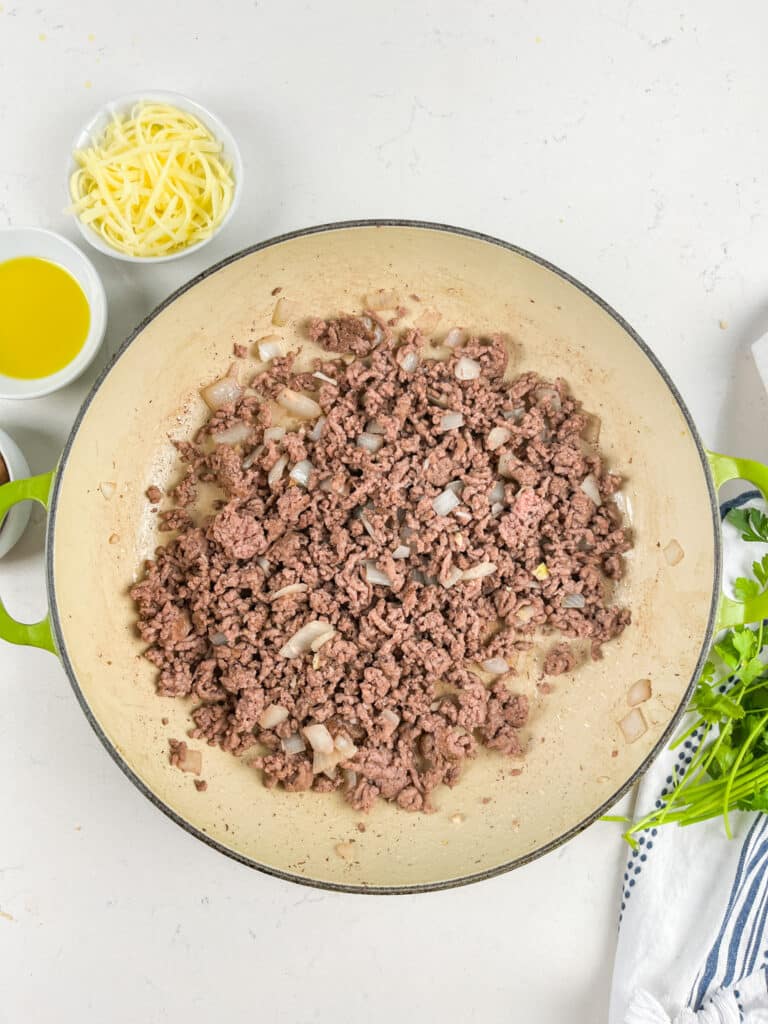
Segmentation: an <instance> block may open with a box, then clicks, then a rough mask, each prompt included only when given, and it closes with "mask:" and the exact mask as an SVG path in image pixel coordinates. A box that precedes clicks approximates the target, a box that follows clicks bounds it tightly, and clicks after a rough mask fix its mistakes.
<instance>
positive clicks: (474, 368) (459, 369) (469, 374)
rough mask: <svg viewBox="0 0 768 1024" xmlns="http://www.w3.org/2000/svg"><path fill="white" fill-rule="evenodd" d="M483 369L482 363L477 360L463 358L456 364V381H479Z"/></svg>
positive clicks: (467, 357)
mask: <svg viewBox="0 0 768 1024" xmlns="http://www.w3.org/2000/svg"><path fill="white" fill-rule="evenodd" d="M481 369H482V367H481V366H480V363H478V362H477V361H476V360H474V359H470V358H469V356H462V357H461V359H459V360H458V362H457V363H456V366H455V368H454V371H453V373H454V376H455V377H456V380H477V378H478V377H479V376H480V370H481Z"/></svg>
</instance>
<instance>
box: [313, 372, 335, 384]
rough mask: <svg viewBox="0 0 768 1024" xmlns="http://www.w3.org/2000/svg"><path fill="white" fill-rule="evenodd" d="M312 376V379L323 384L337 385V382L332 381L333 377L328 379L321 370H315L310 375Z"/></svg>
mask: <svg viewBox="0 0 768 1024" xmlns="http://www.w3.org/2000/svg"><path fill="white" fill-rule="evenodd" d="M312 376H313V377H317V379H318V380H321V381H322V382H323V383H324V384H337V383H338V381H335V380H334V379H333V377H329V376H328V374H327V373H323V372H322V370H315V372H314V373H313V374H312Z"/></svg>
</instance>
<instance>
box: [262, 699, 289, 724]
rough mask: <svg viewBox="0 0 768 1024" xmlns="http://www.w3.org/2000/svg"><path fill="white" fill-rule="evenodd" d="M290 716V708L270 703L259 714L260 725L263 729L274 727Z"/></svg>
mask: <svg viewBox="0 0 768 1024" xmlns="http://www.w3.org/2000/svg"><path fill="white" fill-rule="evenodd" d="M287 718H288V708H284V707H283V706H282V704H270V705H269V706H268V707H266V708H264V710H263V711H262V712H261V714H260V715H259V725H260V726H261V728H262V729H274V728H275V726H276V725H280V723H281V722H284V721H285V720H286V719H287Z"/></svg>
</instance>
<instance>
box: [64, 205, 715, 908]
mask: <svg viewBox="0 0 768 1024" xmlns="http://www.w3.org/2000/svg"><path fill="white" fill-rule="evenodd" d="M376 227H399V228H417V229H421V230H426V231H443V232H446V233H448V234H454V235H459V236H462V237H466V238H472V239H475V240H477V241H481V242H485V243H487V244H490V245H495V246H498V247H499V248H501V249H505V250H506V251H508V252H512V253H515V254H516V255H518V256H522V257H523V258H524V259H528V260H531V261H532V262H533V263H536V264H538V265H539V266H541V267H544V268H545V269H546V270H549V271H550V272H551V273H554V274H556V275H557V276H558V277H560V278H561V279H562V280H564V281H566V282H567V283H569V284H571V285H572V286H573V287H575V288H577V289H578V290H579V291H580V292H581V293H582V294H583V295H585V296H586V297H587V298H588V299H590V300H591V301H592V302H594V303H596V304H597V305H598V306H599V307H600V308H601V309H602V310H603V311H604V312H605V313H607V314H608V315H609V316H610V317H611V318H612V319H613V320H614V321H615V322H616V323H617V324H618V325H619V326H620V327H621V328H622V329H623V330H624V331H625V333H626V334H627V335H629V337H630V338H631V339H632V341H634V343H635V344H636V345H637V347H638V348H639V349H640V351H641V352H642V353H643V354H644V355H645V357H646V358H647V359H648V360H649V361H650V362H651V364H652V365H653V367H654V368H655V369H656V371H657V372H658V373H659V375H660V377H661V378H662V380H663V381H664V383H665V384H666V386H667V388H668V389H669V391H670V393H671V394H672V397H673V398H674V399H675V402H676V403H677V405H678V408H679V409H680V412H681V414H682V416H683V419H684V420H685V422H686V425H687V427H688V430H689V431H690V434H691V437H692V439H693V441H694V444H695V446H696V451H697V453H698V456H699V460H700V462H701V467H702V470H703V473H704V479H705V481H706V485H707V493H708V495H709V504H710V517H711V522H712V536H713V545H714V578H713V581H712V598H711V601H710V608H709V615H708V619H707V627H706V630H705V631H704V636H703V638H702V645H701V649H700V652H699V656H698V659H697V662H696V665H695V666H694V668H693V671H692V674H691V678H690V681H689V683H688V685H687V687H686V689H685V692H684V694H683V696H682V698H681V701H680V703H679V705H678V707H677V708H676V710H675V712H674V714H673V715H672V717H671V719H670V721H669V723H668V724H667V727H666V728H665V729H664V731H663V732H662V734H661V736H660V737H659V739H658V741H657V742H656V744H655V745H654V746H653V748H652V749H651V750H650V751H649V753H648V754H647V756H646V757H645V758H644V759H643V761H642V763H641V764H640V765H639V766H638V767H637V768H636V769H635V771H634V772H633V773H632V774H631V776H630V777H629V778H628V779H627V780H626V781H625V782H624V783H623V784H622V785H621V786H620V787H619V788H618V789H617V790H616V791H615V792H614V793H612V794H611V796H610V797H609V798H608V799H606V800H604V801H603V802H602V803H601V804H600V806H599V807H597V808H596V809H595V810H594V811H592V812H590V814H588V815H587V816H586V817H585V818H583V819H582V820H581V821H580V822H578V823H577V824H576V825H574V826H573V827H572V828H570V829H568V831H566V832H564V833H562V834H561V835H559V836H556V837H555V838H554V839H552V840H550V841H549V842H548V843H545V844H544V845H543V846H541V847H538V848H537V849H535V850H532V851H530V852H529V853H527V854H524V855H523V856H522V857H516V858H515V859H513V860H511V861H507V862H505V863H503V864H499V865H496V866H495V867H492V868H488V869H486V870H484V871H479V872H475V873H473V874H469V875H462V876H461V877H458V878H449V879H445V880H441V881H438V882H425V883H418V884H414V885H396V886H375V885H371V886H366V885H346V884H341V883H336V882H328V881H324V880H322V879H315V878H308V877H303V876H301V875H297V874H292V873H291V872H288V871H282V870H280V869H279V868H275V867H272V866H271V865H268V864H262V863H260V862H259V861H256V860H254V859H253V858H251V857H248V856H246V855H245V854H242V853H239V852H238V851H237V850H233V849H230V848H229V847H227V846H225V845H224V844H223V843H220V842H219V841H218V840H216V839H214V838H213V837H212V836H209V835H208V834H207V833H206V832H204V831H203V830H202V829H200V828H198V827H197V826H195V825H193V824H192V823H191V822H189V821H188V820H187V819H185V818H183V817H182V816H181V815H180V814H179V813H178V812H177V811H175V810H174V809H173V808H172V807H170V806H169V805H168V804H166V803H165V802H164V801H163V800H161V799H160V797H158V796H157V794H156V793H155V792H154V791H153V790H152V789H150V787H149V786H147V785H146V784H145V783H144V781H143V780H142V779H141V778H140V777H139V776H138V775H137V774H136V772H134V770H133V769H132V768H131V767H130V765H129V764H128V763H127V761H126V760H125V759H124V758H123V757H122V755H121V754H120V752H119V751H118V750H117V748H116V747H115V746H114V745H113V743H112V742H111V741H110V739H109V738H108V736H107V735H106V733H105V732H104V730H103V729H102V727H101V724H100V722H99V720H98V719H97V717H96V716H95V715H94V714H93V712H92V711H91V708H90V706H89V704H88V702H87V700H86V698H85V695H84V693H83V691H82V689H81V688H80V684H79V682H78V680H77V676H76V673H75V671H74V667H73V665H72V662H71V660H70V658H69V654H68V651H67V648H66V644H65V642H64V636H63V631H62V626H61V618H60V615H59V609H58V604H57V601H56V590H55V584H54V572H53V538H54V535H55V530H56V514H57V509H58V500H59V494H60V489H61V481H62V479H63V476H64V472H65V470H66V466H67V462H68V459H69V456H70V454H71V451H72V449H73V447H74V444H75V441H76V440H77V435H78V433H79V430H80V426H81V424H82V422H83V419H84V417H85V415H86V413H87V412H88V409H89V408H90V406H91V403H92V402H93V400H94V398H95V396H96V394H97V393H98V392H99V390H100V389H101V386H102V384H103V383H104V381H105V380H106V378H107V377H108V375H109V374H110V373H111V372H112V370H113V369H114V367H115V366H116V365H117V363H118V362H119V361H120V359H121V357H122V356H123V355H124V354H125V352H126V351H127V350H128V348H129V347H130V346H131V345H132V344H133V342H134V341H135V340H136V339H137V338H138V337H139V335H140V334H141V333H142V332H143V331H144V329H145V328H146V327H147V326H148V325H149V324H150V323H151V322H152V320H154V319H155V318H156V317H157V316H158V315H159V314H160V313H162V312H163V310H165V309H166V308H167V307H168V306H170V305H171V303H173V302H175V301H176V300H177V299H178V298H180V297H181V296H182V295H183V294H184V293H185V292H187V291H189V290H190V289H192V288H194V287H195V286H196V285H197V284H199V283H200V282H202V281H204V280H205V279H206V278H208V277H210V276H211V275H213V274H215V273H217V272H218V271H219V270H223V269H224V267H226V266H229V264H231V263H235V262H237V261H238V260H240V259H244V258H245V257H246V256H250V255H251V254H253V253H255V252H260V251H261V250H262V249H267V248H271V247H272V246H275V245H280V244H282V243H283V242H288V241H291V240H292V239H296V238H303V237H306V236H309V235H315V234H321V233H325V232H331V231H341V230H348V229H354V228H376ZM45 580H46V589H47V593H48V602H49V615H50V621H51V627H52V630H53V636H54V641H55V644H56V649H57V651H58V652H59V657H60V658H61V661H62V665H63V666H64V670H65V672H66V674H67V677H68V679H69V682H70V685H71V686H72V689H73V691H74V694H75V697H76V699H77V701H78V703H79V705H80V707H81V709H82V711H83V714H84V715H85V717H86V719H87V720H88V722H89V723H90V725H91V727H92V728H93V730H94V732H95V733H96V735H97V736H98V738H99V740H100V741H101V743H102V745H103V746H104V748H105V749H106V751H107V752H108V754H109V755H110V757H111V758H112V760H113V761H114V762H115V763H116V764H117V766H118V767H119V768H120V770H121V771H122V772H123V773H124V774H125V775H126V776H127V777H128V778H129V779H130V781H131V782H132V783H133V784H134V785H135V786H136V787H137V789H138V790H139V792H140V793H142V794H143V795H144V796H145V797H146V798H147V799H148V800H149V801H150V802H151V803H152V804H154V806H155V807H157V808H158V809H159V810H160V811H162V812H163V813H164V814H165V815H166V816H167V817H169V818H170V819H171V821H173V822H174V823H175V824H176V825H178V826H180V827H181V828H182V829H184V831H185V832H187V833H188V834H189V835H191V836H193V837H194V838H195V839H198V840H200V841H201V842H203V843H205V844H206V845H207V846H209V847H211V848H212V849H214V850H216V851H217V852H218V853H222V854H224V855H225V856H226V857H229V858H231V859H232V860H236V861H238V862H239V863H240V864H243V865H244V866H246V867H249V868H252V869H254V870H256V871H260V872H262V873H264V874H267V875H271V876H273V877H275V878H280V879H282V880H284V881H287V882H294V883H296V884H298V885H306V886H310V887H312V888H316V889H323V890H326V891H330V892H340V893H350V894H356V895H376V896H392V895H412V894H416V893H426V892H441V891H443V890H445V889H454V888H458V887H459V886H463V885H470V884H472V883H474V882H480V881H484V880H486V879H489V878H495V877H497V876H498V875H502V874H506V873H507V872H509V871H512V870H513V869H515V868H520V867H523V866H524V865H526V864H529V863H531V862H532V861H534V860H538V859H539V858H540V857H543V856H544V855H545V854H547V853H551V852H552V851H553V850H556V849H557V848H558V847H560V846H562V845H564V844H565V843H567V842H568V841H569V840H571V839H573V838H575V837H576V836H577V835H579V834H580V833H581V832H583V831H584V830H585V829H586V828H588V827H589V826H590V825H591V824H593V823H594V822H595V821H597V819H598V818H600V817H601V816H602V815H604V814H605V813H606V812H607V811H609V810H610V809H611V807H613V806H614V805H615V804H616V802H617V801H618V800H620V799H621V798H622V797H623V796H624V795H625V794H626V793H627V792H628V791H629V790H630V789H631V788H632V786H634V784H635V783H636V782H637V781H638V780H639V779H640V778H642V776H643V775H644V774H645V772H646V771H647V769H648V768H649V766H650V765H651V764H652V762H653V761H654V760H655V759H656V757H657V756H658V755H659V754H660V753H661V751H662V750H663V749H664V747H666V745H667V743H668V742H669V740H670V738H671V737H672V734H673V733H674V731H675V729H676V727H677V724H678V722H679V721H680V718H681V717H682V715H683V712H684V710H685V707H686V705H687V704H688V701H689V699H690V697H691V695H692V693H693V689H694V687H695V685H696V680H697V679H698V677H699V674H700V672H701V669H702V667H703V664H704V662H705V660H706V657H707V653H708V650H709V646H710V642H711V639H712V635H713V632H714V628H715V621H716V615H717V608H718V604H719V600H720V594H721V581H722V538H721V534H720V519H719V507H718V502H717V492H716V489H715V486H714V481H713V478H712V473H711V470H710V466H709V461H708V459H707V452H706V448H705V446H704V444H703V442H702V439H701V437H700V435H699V432H698V429H697V427H696V424H695V422H694V420H693V417H692V416H691V413H690V412H689V410H688V407H687V405H686V404H685V402H684V400H683V398H682V395H681V394H680V392H679V391H678V389H677V387H676V385H675V383H674V381H673V380H672V378H671V377H670V375H669V374H668V372H667V371H666V369H665V368H664V366H663V365H662V363H661V362H660V360H659V359H658V357H657V356H656V355H655V354H654V352H653V351H652V350H651V349H650V348H649V346H648V345H647V343H646V342H645V341H643V339H642V338H641V337H640V335H639V334H638V333H637V331H635V330H634V328H633V327H631V325H630V324H629V323H628V322H627V321H626V320H625V319H624V317H622V316H621V315H620V314H619V313H618V312H617V311H616V310H615V309H614V308H613V307H612V306H611V305H609V303H607V302H606V301H605V300H604V299H602V298H601V297H600V296H599V295H597V294H596V293H595V292H593V291H592V289H591V288H589V287H588V286H587V285H585V284H583V283H582V282H581V281H579V280H578V279H577V278H575V277H573V276H572V275H571V274H569V273H567V272H566V271H564V270H561V269H560V267H558V266H556V265H555V264H553V263H550V262H549V261H548V260H546V259H544V258H543V257H541V256H538V255H536V254H535V253H533V252H530V251H529V250H527V249H524V248H522V247H520V246H518V245H514V244H513V243H511V242H506V241H504V240H503V239H500V238H496V237H494V236H493V235H488V234H484V233H483V232H480V231H475V230H473V229H470V228H461V227H456V226H454V225H451V224H443V223H438V222H432V221H424V220H410V219H401V218H368V219H356V220H346V221H333V222H329V223H325V224H318V225H315V226H313V227H308V228H300V229H298V230H295V231H289V232H286V233H284V234H281V235H275V236H273V237H272V238H268V239H266V240H265V241H263V242H257V243H255V244H254V245H251V246H248V247H246V248H245V249H240V250H238V251H237V252H235V253H232V254H231V255H229V256H225V257H224V258H223V259H221V260H219V262H218V263H215V264H213V265H212V266H210V267H208V268H206V269H205V270H202V271H200V273H198V274H196V275H195V276H194V277H192V278H191V279H190V280H189V281H187V282H186V283H185V284H183V285H181V286H180V287H179V288H177V289H176V290H175V291H174V292H172V293H171V294H170V295H169V296H167V297H166V298H165V299H164V300H163V301H162V302H160V303H159V304H158V305H157V306H156V307H155V308H154V309H153V310H152V311H151V312H150V313H149V314H148V315H147V316H146V317H144V319H143V320H142V321H141V322H140V323H139V324H138V325H137V326H136V327H135V328H134V329H133V331H131V333H130V334H129V335H128V337H127V338H125V340H124V341H123V342H122V343H121V344H120V346H119V348H118V349H117V351H116V352H115V353H114V355H113V356H112V357H111V358H110V360H109V361H108V363H107V365H106V366H105V367H104V368H103V369H102V371H101V372H100V373H99V375H98V377H97V378H96V380H95V381H94V383H93V385H92V387H91V390H90V391H89V392H88V395H87V396H86V398H85V400H84V402H83V404H82V405H81V407H80V409H79V411H78V413H77V416H76V418H75V420H74V423H73V424H72V428H71V430H70V433H69V436H68V437H67V441H66V443H65V445H64V449H63V451H62V453H61V457H60V459H59V462H58V465H57V468H56V471H55V473H54V478H53V487H52V490H51V494H50V500H49V510H48V522H47V528H46V542H45Z"/></svg>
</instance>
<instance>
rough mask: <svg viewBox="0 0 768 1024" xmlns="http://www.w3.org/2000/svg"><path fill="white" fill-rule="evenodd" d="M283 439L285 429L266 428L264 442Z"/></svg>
mask: <svg viewBox="0 0 768 1024" xmlns="http://www.w3.org/2000/svg"><path fill="white" fill-rule="evenodd" d="M284 437H285V427H267V429H266V430H265V431H264V440H265V441H282V440H283V438H284Z"/></svg>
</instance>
